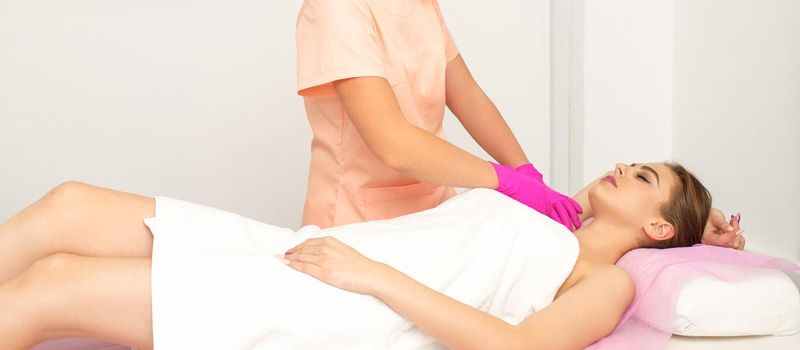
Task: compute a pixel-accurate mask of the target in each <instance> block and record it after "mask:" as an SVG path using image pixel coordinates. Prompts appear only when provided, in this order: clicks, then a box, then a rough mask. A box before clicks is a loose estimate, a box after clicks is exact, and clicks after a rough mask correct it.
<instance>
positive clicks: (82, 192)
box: [42, 181, 91, 208]
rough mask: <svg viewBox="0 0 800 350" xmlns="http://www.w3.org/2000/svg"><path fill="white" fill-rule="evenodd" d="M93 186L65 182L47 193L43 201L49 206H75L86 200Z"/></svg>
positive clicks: (76, 182)
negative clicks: (76, 203)
mask: <svg viewBox="0 0 800 350" xmlns="http://www.w3.org/2000/svg"><path fill="white" fill-rule="evenodd" d="M90 188H91V186H90V185H88V184H85V183H83V182H78V181H65V182H62V183H60V184H58V185H57V186H56V187H53V188H52V189H50V191H47V193H46V194H45V195H44V197H42V201H43V202H44V203H46V204H47V205H48V206H52V207H56V208H58V207H61V206H64V205H74V204H75V202H79V201H81V200H85V199H86V197H87V196H86V194H87V193H88V191H89V190H90Z"/></svg>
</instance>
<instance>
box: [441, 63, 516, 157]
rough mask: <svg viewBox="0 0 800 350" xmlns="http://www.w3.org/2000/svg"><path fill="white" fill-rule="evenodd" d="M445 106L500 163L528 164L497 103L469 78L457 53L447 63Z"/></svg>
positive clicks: (468, 73) (467, 71) (467, 70)
mask: <svg viewBox="0 0 800 350" xmlns="http://www.w3.org/2000/svg"><path fill="white" fill-rule="evenodd" d="M446 74H447V75H446V79H445V82H446V90H445V92H446V100H447V107H448V108H449V109H450V111H452V112H453V114H455V116H456V117H457V118H458V120H459V121H460V122H461V125H463V126H464V129H466V130H467V132H469V134H470V135H471V136H472V138H473V139H475V141H476V142H478V144H479V145H480V146H481V147H482V148H483V149H484V150H485V151H486V152H487V153H489V155H491V156H492V158H494V159H495V160H497V161H498V162H499V163H500V164H504V165H510V166H513V167H517V166H520V165H522V164H525V163H529V161H528V158H527V157H526V156H525V152H523V151H522V147H520V145H519V142H518V141H517V139H516V137H515V136H514V133H513V132H512V131H511V128H510V127H509V126H508V124H507V123H506V121H505V119H503V116H502V115H501V114H500V111H498V110H497V106H495V105H494V103H493V102H492V101H491V100H490V99H489V97H488V96H487V95H486V93H484V91H483V90H482V89H481V88H480V86H478V83H477V82H475V79H473V77H472V74H471V73H470V72H469V69H468V68H467V66H466V64H465V63H464V60H463V59H462V57H461V55H460V54H459V55H458V56H456V58H454V59H453V60H452V61H450V62H449V63H448V64H447V72H446Z"/></svg>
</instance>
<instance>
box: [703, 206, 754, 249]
mask: <svg viewBox="0 0 800 350" xmlns="http://www.w3.org/2000/svg"><path fill="white" fill-rule="evenodd" d="M738 215H739V214H737V216H733V215H731V219H730V221H726V220H725V214H723V213H722V211H721V210H719V209H717V208H711V212H710V213H709V215H708V221H706V227H705V230H703V237H702V238H701V239H700V243H703V244H708V245H715V246H719V247H726V248H734V249H739V250H744V243H745V240H744V236H743V235H742V233H744V229H742V228H740V227H739V219H738V217H739V216H738Z"/></svg>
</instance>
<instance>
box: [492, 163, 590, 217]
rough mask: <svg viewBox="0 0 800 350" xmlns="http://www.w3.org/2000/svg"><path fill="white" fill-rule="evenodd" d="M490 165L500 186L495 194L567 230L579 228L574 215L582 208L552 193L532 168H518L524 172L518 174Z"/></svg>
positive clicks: (568, 199) (565, 197)
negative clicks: (522, 205) (533, 211)
mask: <svg viewBox="0 0 800 350" xmlns="http://www.w3.org/2000/svg"><path fill="white" fill-rule="evenodd" d="M490 163H491V164H492V166H493V167H494V169H495V172H496V173H497V179H498V182H499V183H500V185H499V186H498V187H497V189H496V190H497V191H498V192H500V193H503V194H505V195H507V196H509V197H511V198H513V199H515V200H517V201H519V202H520V203H523V204H525V205H527V206H529V207H531V208H533V209H535V210H536V211H538V212H540V213H542V214H544V215H547V216H549V217H550V218H551V219H553V220H555V221H557V222H559V223H561V224H562V225H564V226H566V227H567V228H568V229H569V230H570V231H573V228H572V227H573V224H574V225H575V228H578V227H580V225H581V222H580V218H579V216H578V214H577V213H580V212H583V209H582V208H581V206H580V205H579V204H578V203H577V202H575V201H574V200H573V199H572V198H569V197H567V196H564V195H562V194H560V193H558V192H556V191H554V190H553V189H551V188H550V187H548V186H547V185H545V184H544V183H543V182H542V181H540V180H539V179H540V178H541V174H540V173H539V172H538V171H536V168H534V167H533V165H530V164H526V165H523V166H520V167H518V168H517V169H519V168H523V169H521V171H517V170H516V169H514V168H511V167H509V166H505V165H499V164H496V163H493V162H490ZM524 172H527V173H529V174H531V175H532V176H529V175H527V174H525V173H524Z"/></svg>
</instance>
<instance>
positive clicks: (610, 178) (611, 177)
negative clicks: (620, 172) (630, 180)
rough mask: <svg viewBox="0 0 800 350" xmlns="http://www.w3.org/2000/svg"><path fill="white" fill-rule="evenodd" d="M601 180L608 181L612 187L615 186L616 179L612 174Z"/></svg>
mask: <svg viewBox="0 0 800 350" xmlns="http://www.w3.org/2000/svg"><path fill="white" fill-rule="evenodd" d="M603 180H605V181H608V182H610V183H611V184H612V185H613V186H614V188H616V187H617V179H615V178H614V177H613V176H611V175H609V176H606V177H604V178H603Z"/></svg>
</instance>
